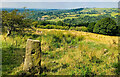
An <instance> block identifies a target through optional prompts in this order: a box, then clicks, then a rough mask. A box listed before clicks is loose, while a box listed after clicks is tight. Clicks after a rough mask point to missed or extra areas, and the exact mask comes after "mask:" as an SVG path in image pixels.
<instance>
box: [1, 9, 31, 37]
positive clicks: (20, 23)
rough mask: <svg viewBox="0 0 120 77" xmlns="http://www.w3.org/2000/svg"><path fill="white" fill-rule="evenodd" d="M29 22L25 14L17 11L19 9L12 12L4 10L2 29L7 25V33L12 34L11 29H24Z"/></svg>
mask: <svg viewBox="0 0 120 77" xmlns="http://www.w3.org/2000/svg"><path fill="white" fill-rule="evenodd" d="M27 23H28V20H27V19H25V16H24V15H20V14H19V13H17V10H13V11H12V12H8V11H2V29H5V27H7V31H8V34H7V35H10V34H11V31H17V30H23V28H25V27H27V26H26V25H28V24H27ZM29 25H30V24H29Z"/></svg>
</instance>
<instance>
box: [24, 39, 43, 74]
mask: <svg viewBox="0 0 120 77" xmlns="http://www.w3.org/2000/svg"><path fill="white" fill-rule="evenodd" d="M40 68H41V43H40V41H39V40H32V39H28V40H27V44H26V54H25V61H24V66H23V70H24V71H26V72H31V73H40Z"/></svg>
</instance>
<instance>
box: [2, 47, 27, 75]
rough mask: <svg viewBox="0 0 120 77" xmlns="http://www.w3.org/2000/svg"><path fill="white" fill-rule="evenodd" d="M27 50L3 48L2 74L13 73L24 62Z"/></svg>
mask: <svg viewBox="0 0 120 77" xmlns="http://www.w3.org/2000/svg"><path fill="white" fill-rule="evenodd" d="M24 55H25V48H16V47H5V48H2V73H3V75H4V74H6V75H7V74H8V73H11V72H12V70H13V69H14V68H15V67H18V66H19V65H20V64H21V63H22V62H23V60H24Z"/></svg>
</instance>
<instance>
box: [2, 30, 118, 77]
mask: <svg viewBox="0 0 120 77" xmlns="http://www.w3.org/2000/svg"><path fill="white" fill-rule="evenodd" d="M37 30H39V31H42V33H39V32H36V30H34V31H32V30H30V29H29V30H28V31H27V30H26V33H25V34H22V35H18V34H17V33H14V35H13V36H14V38H13V36H12V37H7V38H5V34H4V35H2V36H0V37H2V48H3V50H2V60H3V62H2V64H3V66H2V69H3V72H2V73H3V75H7V74H12V75H14V74H19V73H20V70H21V67H19V66H20V65H21V64H22V63H23V60H24V55H25V47H26V46H25V45H26V40H27V39H28V38H31V39H37V40H40V41H41V45H42V46H41V47H42V64H41V65H42V69H43V72H42V75H116V74H120V73H119V71H120V70H119V69H118V65H119V63H118V37H117V36H105V35H99V34H94V33H88V32H80V31H74V30H69V31H68V30H57V29H37ZM5 39H6V41H5Z"/></svg>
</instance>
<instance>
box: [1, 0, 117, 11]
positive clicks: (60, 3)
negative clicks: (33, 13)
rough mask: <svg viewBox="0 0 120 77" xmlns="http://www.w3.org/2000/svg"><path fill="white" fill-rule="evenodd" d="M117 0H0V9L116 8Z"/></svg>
mask: <svg viewBox="0 0 120 77" xmlns="http://www.w3.org/2000/svg"><path fill="white" fill-rule="evenodd" d="M118 2H119V0H19V1H18V0H1V3H0V8H1V7H2V8H23V7H27V8H40V9H68V8H81V7H88V8H93V7H96V8H117V7H118Z"/></svg>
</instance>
